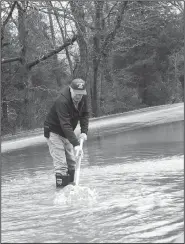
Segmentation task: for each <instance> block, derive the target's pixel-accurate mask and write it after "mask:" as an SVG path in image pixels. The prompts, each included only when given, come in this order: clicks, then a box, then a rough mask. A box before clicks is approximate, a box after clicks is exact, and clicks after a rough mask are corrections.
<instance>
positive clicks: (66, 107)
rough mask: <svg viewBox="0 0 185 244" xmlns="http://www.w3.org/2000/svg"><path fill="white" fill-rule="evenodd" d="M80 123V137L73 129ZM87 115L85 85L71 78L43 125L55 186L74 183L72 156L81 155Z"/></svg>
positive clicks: (85, 137) (85, 133)
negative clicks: (80, 140) (52, 165)
mask: <svg viewBox="0 0 185 244" xmlns="http://www.w3.org/2000/svg"><path fill="white" fill-rule="evenodd" d="M78 121H79V122H80V127H81V134H80V136H79V138H77V137H76V135H75V133H74V130H75V128H76V126H77V124H78ZM88 125H89V112H88V104H87V92H86V84H85V81H84V80H82V79H74V80H72V82H71V84H70V85H69V86H67V87H65V88H64V89H63V90H62V93H61V94H60V96H59V97H58V98H57V99H56V101H55V102H54V104H53V106H52V107H51V109H50V111H49V113H48V115H47V117H46V120H45V122H44V136H45V137H46V139H47V144H48V146H49V151H50V154H51V156H52V158H53V164H54V171H55V176H56V187H64V186H66V185H68V184H70V183H72V182H73V181H74V174H75V165H76V160H75V155H74V151H75V153H78V154H81V153H83V151H82V149H81V147H80V143H79V140H78V139H81V138H82V139H83V140H87V132H88Z"/></svg>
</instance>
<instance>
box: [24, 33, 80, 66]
mask: <svg viewBox="0 0 185 244" xmlns="http://www.w3.org/2000/svg"><path fill="white" fill-rule="evenodd" d="M76 40H77V35H74V36H73V37H72V38H71V39H68V40H66V42H65V43H64V44H63V45H62V46H59V47H58V48H56V49H55V50H52V51H51V52H49V53H47V54H45V55H43V56H42V57H41V58H38V59H36V60H35V61H33V62H30V63H28V64H27V68H28V69H31V68H32V67H33V66H35V65H37V64H38V63H40V62H41V61H44V60H46V59H47V58H49V57H51V56H53V55H54V54H57V53H59V52H60V51H62V50H63V49H65V48H66V47H67V46H69V45H71V44H73V43H74V42H75V41H76Z"/></svg>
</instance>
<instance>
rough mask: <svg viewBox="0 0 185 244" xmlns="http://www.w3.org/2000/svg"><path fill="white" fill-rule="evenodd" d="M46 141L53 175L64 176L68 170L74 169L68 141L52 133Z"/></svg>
mask: <svg viewBox="0 0 185 244" xmlns="http://www.w3.org/2000/svg"><path fill="white" fill-rule="evenodd" d="M46 140H47V144H48V146H49V152H50V155H51V157H52V158H53V165H54V171H55V173H61V174H63V175H66V173H67V171H68V169H69V170H71V169H75V165H76V161H75V156H74V149H73V145H72V144H71V143H70V142H69V140H68V139H66V138H64V137H62V136H60V135H57V134H55V133H52V132H50V137H49V139H47V138H46Z"/></svg>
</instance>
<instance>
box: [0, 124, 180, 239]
mask: <svg viewBox="0 0 185 244" xmlns="http://www.w3.org/2000/svg"><path fill="white" fill-rule="evenodd" d="M183 128H184V122H183V121H181V122H175V123H170V124H164V125H157V126H153V127H147V128H142V129H137V130H133V131H127V132H124V133H122V132H121V128H120V129H119V127H118V128H117V133H116V134H115V135H111V136H110V135H109V136H108V135H107V136H101V137H96V138H95V139H94V140H89V141H87V143H86V144H85V147H84V151H85V156H84V159H83V160H82V165H81V172H80V185H81V186H85V187H87V188H89V189H91V190H94V191H95V192H96V199H95V200H96V201H94V202H93V203H92V204H90V205H89V204H87V205H85V204H84V205H83V204H78V201H77V200H78V199H76V201H74V202H71V203H70V204H66V203H64V202H63V203H62V204H55V201H54V200H55V199H56V194H57V192H56V189H55V179H54V173H53V166H52V162H51V157H50V155H49V152H48V148H47V145H42V146H37V147H34V146H33V147H29V148H25V149H20V150H16V151H12V152H9V153H4V154H3V155H2V241H3V242H6V243H8V242H19V243H20V242H26V243H33V242H38V243H49V242H50V243H61V242H68V243H69V242H100V243H102V242H107V243H108V242H114V243H116V242H121V243H141V242H143V243H168V242H171V241H172V240H173V239H174V238H176V237H177V236H178V234H180V233H181V232H183V227H184V226H183V211H184V210H183V209H184V208H183V206H184V192H183V190H184V175H183V172H184V165H183V159H184V147H183V144H184V143H183Z"/></svg>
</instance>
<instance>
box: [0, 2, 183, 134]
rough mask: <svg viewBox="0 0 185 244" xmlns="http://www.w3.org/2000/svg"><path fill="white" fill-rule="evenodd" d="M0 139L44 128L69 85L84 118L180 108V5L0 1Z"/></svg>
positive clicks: (181, 4)
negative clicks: (80, 96)
mask: <svg viewBox="0 0 185 244" xmlns="http://www.w3.org/2000/svg"><path fill="white" fill-rule="evenodd" d="M1 23H2V24H1V58H2V60H1V120H2V126H1V133H2V135H5V134H10V133H12V134H15V133H17V132H19V131H23V130H30V129H35V128H41V127H43V122H44V119H45V116H46V114H47V112H48V110H49V108H50V106H51V105H52V103H53V101H54V100H55V98H56V96H57V95H58V94H59V93H60V91H61V89H62V87H64V86H65V85H67V84H69V82H70V81H71V79H73V78H76V77H80V78H82V79H84V80H85V81H86V82H87V89H88V98H89V106H90V112H91V117H98V116H102V115H108V114H114V113H120V112H125V111H130V110H133V109H139V108H143V107H148V106H156V105H162V104H170V103H175V102H181V101H184V2H183V1H121V0H118V1H115V0H114V1H109V0H101V1H100V0H99V1H98V0H96V1H95V0H75V1H38V2H37V1H36V2H34V1H14V2H12V1H1Z"/></svg>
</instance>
